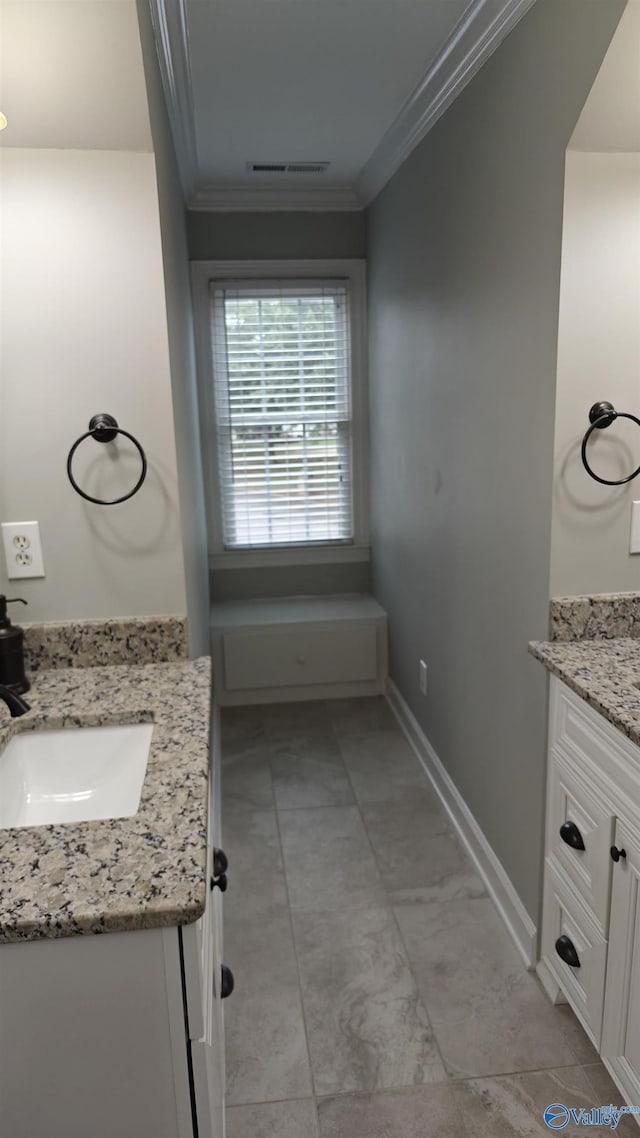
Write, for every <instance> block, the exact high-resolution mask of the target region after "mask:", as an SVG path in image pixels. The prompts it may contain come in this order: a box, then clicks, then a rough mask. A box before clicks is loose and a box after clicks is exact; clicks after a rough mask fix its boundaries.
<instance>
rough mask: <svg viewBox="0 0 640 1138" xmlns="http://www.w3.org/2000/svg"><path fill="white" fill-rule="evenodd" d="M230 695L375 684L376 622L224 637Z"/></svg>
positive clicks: (248, 631)
mask: <svg viewBox="0 0 640 1138" xmlns="http://www.w3.org/2000/svg"><path fill="white" fill-rule="evenodd" d="M223 658H224V686H225V689H226V690H227V691H243V690H245V691H249V690H252V689H259V688H275V687H296V686H300V685H307V684H337V683H348V682H352V681H362V680H375V679H376V677H377V674H378V660H377V628H376V625H375V624H374V623H370V624H364V623H363V622H359V623H354V624H346V623H344V622H343V623H341V624H340V625H336V626H334V627H331V626H329V627H326V628H322V629H308V628H307V629H305V628H304V627H297V628H290V629H282V630H271V629H252V630H247V631H244V630H235V631H234V632H226V633H225V634H224V635H223Z"/></svg>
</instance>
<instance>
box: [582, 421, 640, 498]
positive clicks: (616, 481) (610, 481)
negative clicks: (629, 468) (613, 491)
mask: <svg viewBox="0 0 640 1138" xmlns="http://www.w3.org/2000/svg"><path fill="white" fill-rule="evenodd" d="M615 419H631V421H632V423H637V424H638V426H639V427H640V419H638V418H636V416H635V415H630V414H629V413H628V411H616V409H615V407H614V406H613V404H612V403H607V402H601V403H594V404H593V407H592V408H591V410H590V411H589V422H590V423H591V426H590V427H588V428H587V431H586V434H585V436H584V438H583V440H582V465H583V466H584V468H585V470H586V472H587V474H589V475H591V477H592V478H594V479H595V481H596V482H601V483H602V484H603V486H624V484H625V482H631V481H632V480H633V479H634V478H636V477H637V475H638V474H640V466H639V467H638V469H637V470H634V472H633V474H629V475H627V477H626V478H601V477H600V475H599V474H595V473H594V471H593V470H592V469H591V467H590V466H589V463H588V462H587V443H588V442H589V439H590V437H591V435H592V433H593V431H596V430H597V431H602V430H604V428H605V427H610V426H611V424H612V423H613V422H614V420H615Z"/></svg>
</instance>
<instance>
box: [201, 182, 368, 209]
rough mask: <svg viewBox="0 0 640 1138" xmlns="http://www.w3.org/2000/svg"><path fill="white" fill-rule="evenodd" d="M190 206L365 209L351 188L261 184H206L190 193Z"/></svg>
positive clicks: (215, 207) (210, 207) (211, 207)
mask: <svg viewBox="0 0 640 1138" xmlns="http://www.w3.org/2000/svg"><path fill="white" fill-rule="evenodd" d="M188 206H189V209H193V210H202V211H206V212H207V213H211V212H224V213H271V212H282V211H285V210H289V211H291V210H295V211H300V210H314V211H316V212H325V211H337V210H340V211H345V210H346V211H355V210H361V209H362V202H361V201H360V198H359V197H358V195H357V194H356V193H355V191H354V190H352V189H348V188H347V189H326V190H319V189H308V190H291V189H287V190H285V189H282V190H279V189H277V188H276V189H272V188H270V189H267V188H266V187H259V186H255V187H254V186H204V187H203V188H202V189H200V190H197V191H196V192H195V193H194V194H192V195H191V197H190V198H189V201H188Z"/></svg>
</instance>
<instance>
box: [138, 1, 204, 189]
mask: <svg viewBox="0 0 640 1138" xmlns="http://www.w3.org/2000/svg"><path fill="white" fill-rule="evenodd" d="M148 3H149V8H150V11H151V22H152V24H153V31H154V37H155V41H156V51H157V53H158V63H159V66H160V75H161V77H162V86H163V88H164V95H165V99H166V103H167V111H168V114H169V121H170V123H171V135H172V138H173V145H174V149H175V152H176V158H177V162H178V171H179V174H180V181H181V184H182V191H183V194H184V197H185V200H187V201H188V200H189V198H190V197H191V196H192V195H193V194H194V193H195V190H196V187H197V184H198V152H197V146H196V134H195V115H194V106H193V88H192V84H191V60H190V56H189V32H188V24H187V7H186V0H148Z"/></svg>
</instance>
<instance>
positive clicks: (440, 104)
mask: <svg viewBox="0 0 640 1138" xmlns="http://www.w3.org/2000/svg"><path fill="white" fill-rule="evenodd" d="M148 3H149V7H150V10H151V18H152V21H153V28H154V33H155V39H156V46H157V51H158V60H159V64H160V72H161V75H162V83H163V87H164V91H165V97H166V101H167V108H168V113H169V119H170V123H171V132H172V135H173V142H174V146H175V150H176V157H177V161H178V168H179V171H180V179H181V183H182V189H183V193H184V197H185V201H186V202H187V204H188V207H189V209H193V210H202V211H220V212H231V211H233V212H254V211H255V212H270V211H285V210H309V211H312V210H318V211H324V210H347V211H351V210H353V211H356V210H361V209H363V208H364V207H365V206H367V205H369V203H370V202H371V201H373V199H374V198H375V197H376V196H377V194H379V193H380V190H381V189H382V188H383V187H384V186H385V185H386V183H387V182H388V181H389V179H390V178H391V177H393V175H394V174H395V173H396V171H397V170H398V169H399V167H400V166H401V165H402V163H403V162H405V161H406V159H407V158H408V157H409V155H410V154H411V152H412V151H413V150H414V149H415V147H416V146H417V145H418V143H420V142H421V141H422V139H423V138H424V137H425V135H426V134H427V133H428V132H429V130H430V129H431V127H432V126H433V125H434V123H436V122H437V120H438V119H439V118H440V116H441V115H443V114H444V112H445V111H446V109H447V107H449V106H450V105H451V103H452V102H453V101H454V99H455V98H456V97H457V96H458V95H459V94H460V92H461V91H462V90H463V89H464V87H466V85H467V83H469V82H470V80H471V79H472V78H473V76H474V75H475V74H476V72H477V71H479V69H480V68H481V67H482V65H483V63H484V62H485V61H486V60H487V59H488V58H489V56H490V55H491V54H492V53H493V52H494V51H495V50H496V48H497V47H498V46H499V44H500V43H501V42H502V40H503V39H504V38H505V36H507V35H508V34H509V32H510V31H511V30H512V29H513V28H514V27H515V25H516V24H517V23H518V21H519V20H520V19H522V17H523V16H524V15H525V14H526V12H527V11H528V10H529V8H531V7H532V5H533V4H534V3H535V0H471V4H470V5H469V7H468V8H467V10H466V11H465V13H464V15H463V16H462V18H461V19H460V20H459V21H458V23H457V24H456V26H455V28H454V29H453V31H452V33H451V35H450V36H449V37H448V39H447V40H446V42H445V44H444V46H443V47H442V48H441V50H440V51H439V53H438V55H437V56H436V58H435V59H434V60H433V62H432V63H431V65H430V67H429V70H428V71H427V72H426V74H425V75H424V77H423V78H422V79H421V80H420V82H419V84H418V86H417V87H416V88H415V90H414V91H413V93H412V95H411V96H410V97H409V98H408V99H407V101H406V103H405V104H404V106H403V107H402V109H401V111H400V113H399V114H398V116H397V118H396V119H395V120H394V122H393V123H392V124H391V126H390V127H389V129H388V130H387V132H386V134H385V135H384V137H383V138H382V140H381V142H380V143H379V145H378V146H377V147H376V149H375V150H374V152H373V154H372V155H371V157H370V159H369V161H368V162H367V164H366V165H365V166H364V168H363V170H362V171H361V173H360V175H359V177H358V179H357V181H356V184H355V186H354V187H353V188H351V187H345V188H342V189H326V190H323V189H318V188H317V187H316V188H309V189H286V190H285V189H282V190H280V189H278V188H275V189H274V188H268V189H267V188H266V187H247V186H215V185H210V186H201V184H200V183H201V175H200V171H199V166H198V154H197V146H196V135H195V116H194V106H193V88H192V83H191V66H190V59H189V32H188V24H187V0H148Z"/></svg>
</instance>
